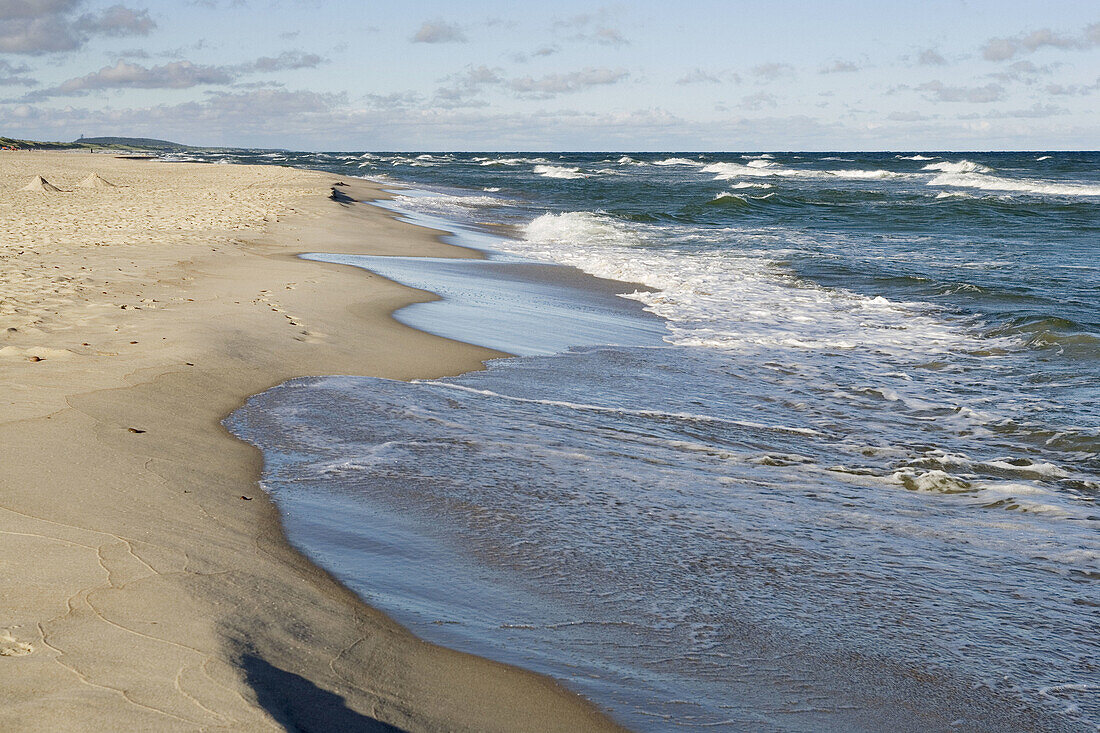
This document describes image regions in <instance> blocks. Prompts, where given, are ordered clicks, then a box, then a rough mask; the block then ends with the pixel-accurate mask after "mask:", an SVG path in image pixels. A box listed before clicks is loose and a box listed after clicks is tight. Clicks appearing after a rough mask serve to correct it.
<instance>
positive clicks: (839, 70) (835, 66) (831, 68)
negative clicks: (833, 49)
mask: <svg viewBox="0 0 1100 733" xmlns="http://www.w3.org/2000/svg"><path fill="white" fill-rule="evenodd" d="M853 71H859V67H858V66H856V65H855V64H854V63H852V62H851V61H841V60H840V59H837V60H836V61H833V63H831V64H829V65H828V66H823V67H822V68H821V70H820V71H819V73H821V74H845V73H850V72H853Z"/></svg>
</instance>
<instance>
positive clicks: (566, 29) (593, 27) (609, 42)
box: [553, 8, 630, 46]
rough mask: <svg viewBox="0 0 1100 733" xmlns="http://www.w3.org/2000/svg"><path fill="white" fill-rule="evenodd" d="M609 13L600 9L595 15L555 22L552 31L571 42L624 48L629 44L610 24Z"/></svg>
mask: <svg viewBox="0 0 1100 733" xmlns="http://www.w3.org/2000/svg"><path fill="white" fill-rule="evenodd" d="M611 15H612V13H611V11H610V10H609V9H608V8H600V9H599V10H598V11H596V12H595V13H581V14H580V15H574V16H573V17H571V18H566V19H564V20H556V21H554V23H553V29H554V30H555V31H557V32H559V33H563V34H566V37H567V38H568V39H569V40H571V41H582V42H587V43H596V44H599V45H601V46H626V45H629V44H630V41H628V40H627V39H626V38H625V37H624V36H623V34H622V33H621V32H619V31H618V30H617V29H615V28H613V27H612V26H611V23H610V18H611Z"/></svg>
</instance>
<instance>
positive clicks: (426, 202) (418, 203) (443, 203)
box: [394, 189, 515, 215]
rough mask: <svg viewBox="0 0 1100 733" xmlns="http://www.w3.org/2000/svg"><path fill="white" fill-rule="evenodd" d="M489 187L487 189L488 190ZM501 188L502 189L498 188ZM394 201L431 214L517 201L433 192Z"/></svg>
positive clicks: (409, 208)
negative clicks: (429, 194) (427, 194)
mask: <svg viewBox="0 0 1100 733" xmlns="http://www.w3.org/2000/svg"><path fill="white" fill-rule="evenodd" d="M488 190H489V189H486V191H488ZM497 190H500V189H497ZM394 203H395V204H396V205H398V206H399V207H401V208H402V209H407V210H409V211H416V212H421V213H429V214H451V215H455V214H463V213H468V212H469V211H470V210H471V209H481V208H485V207H487V206H505V205H507V204H509V203H515V202H514V201H509V200H508V199H504V198H497V197H495V196H455V195H451V194H433V195H431V196H397V197H395V198H394Z"/></svg>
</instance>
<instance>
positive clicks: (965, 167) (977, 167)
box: [921, 160, 993, 173]
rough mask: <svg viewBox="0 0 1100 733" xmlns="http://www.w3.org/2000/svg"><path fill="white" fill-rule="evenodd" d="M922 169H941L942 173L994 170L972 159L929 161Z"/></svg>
mask: <svg viewBox="0 0 1100 733" xmlns="http://www.w3.org/2000/svg"><path fill="white" fill-rule="evenodd" d="M921 170H922V171H940V172H941V173H991V172H992V171H993V169H992V168H990V167H989V166H985V165H982V164H981V163H975V162H973V161H971V160H960V161H958V162H956V163H950V162H948V163H929V164H928V165H926V166H924V167H922V168H921Z"/></svg>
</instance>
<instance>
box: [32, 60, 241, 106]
mask: <svg viewBox="0 0 1100 733" xmlns="http://www.w3.org/2000/svg"><path fill="white" fill-rule="evenodd" d="M232 81H233V76H232V75H231V74H230V73H229V72H228V71H226V70H225V69H224V68H221V67H217V66H199V65H196V64H192V63H191V62H190V61H173V62H172V63H170V64H164V65H163V66H151V67H145V66H142V65H141V64H132V63H129V62H127V61H119V62H118V63H116V64H115V65H114V66H104V67H103V68H102V69H100V70H99V71H95V72H92V73H91V74H85V75H84V76H79V77H76V78H73V79H69V80H67V81H63V82H62V83H61V84H58V85H57V86H56V87H53V88H51V89H43V90H41V91H40V92H32V93H31V94H30V95H29V97H30V98H44V97H71V96H78V95H82V94H87V93H88V92H90V91H94V90H99V89H123V88H131V89H187V88H189V87H194V86H198V85H200V84H228V83H230V82H232Z"/></svg>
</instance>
